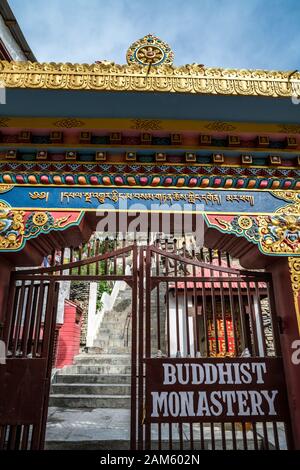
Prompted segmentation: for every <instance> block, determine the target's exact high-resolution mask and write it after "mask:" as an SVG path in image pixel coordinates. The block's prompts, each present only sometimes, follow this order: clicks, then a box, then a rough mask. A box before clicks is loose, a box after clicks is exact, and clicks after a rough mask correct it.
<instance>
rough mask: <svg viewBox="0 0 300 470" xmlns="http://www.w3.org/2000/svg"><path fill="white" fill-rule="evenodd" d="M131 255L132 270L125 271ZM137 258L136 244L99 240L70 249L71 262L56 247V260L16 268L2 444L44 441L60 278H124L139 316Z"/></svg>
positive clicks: (29, 445)
mask: <svg viewBox="0 0 300 470" xmlns="http://www.w3.org/2000/svg"><path fill="white" fill-rule="evenodd" d="M127 258H130V260H131V263H132V270H131V271H132V272H131V273H130V274H125V271H126V259H127ZM74 259H76V260H77V261H74ZM136 259H137V248H136V246H135V245H133V246H130V247H123V248H120V249H117V250H114V251H112V252H108V253H105V254H99V243H97V242H95V243H93V244H92V245H91V244H88V245H87V246H86V247H81V248H79V249H78V250H72V249H71V250H70V260H69V262H67V263H65V262H64V260H65V257H64V253H63V252H61V253H60V257H59V259H58V257H57V254H56V253H53V256H52V262H51V264H52V266H49V267H45V268H38V269H28V270H21V271H15V272H14V273H13V274H12V277H11V287H10V293H9V302H8V307H7V312H6V319H5V325H4V329H3V335H2V338H1V339H2V340H3V341H4V342H5V345H6V349H7V357H6V363H5V364H2V365H0V449H8V450H19V449H20V450H21V449H22V450H25V449H31V450H35V449H43V447H44V442H45V429H46V422H47V413H48V398H49V390H50V382H51V368H52V356H53V347H54V334H55V323H56V309H57V300H58V291H59V281H66V280H74V281H76V280H86V281H125V282H127V283H128V284H129V286H130V287H131V288H132V315H133V317H135V316H136V304H137V276H136ZM56 263H58V264H56ZM133 354H135V352H134V346H133ZM133 389H134V387H133Z"/></svg>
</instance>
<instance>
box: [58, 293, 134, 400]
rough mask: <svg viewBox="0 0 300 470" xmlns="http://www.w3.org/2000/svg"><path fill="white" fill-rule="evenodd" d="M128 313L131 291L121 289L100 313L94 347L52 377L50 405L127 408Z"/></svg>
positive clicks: (128, 379) (128, 368) (128, 374)
mask: <svg viewBox="0 0 300 470" xmlns="http://www.w3.org/2000/svg"><path fill="white" fill-rule="evenodd" d="M130 314H131V289H129V288H125V289H124V290H121V291H120V292H119V296H118V298H117V300H116V302H115V305H114V307H113V310H112V311H110V312H105V313H104V316H103V320H102V323H101V326H100V328H99V331H98V332H97V335H96V338H95V340H94V347H93V348H89V351H88V352H87V353H82V354H80V355H79V356H77V357H76V358H75V363H74V365H72V366H67V367H64V368H63V369H62V370H61V371H59V372H58V373H57V374H56V376H55V378H54V381H53V383H52V387H51V394H50V406H56V407H64V408H129V406H130V345H131V342H130V327H131V322H130ZM127 325H128V329H127Z"/></svg>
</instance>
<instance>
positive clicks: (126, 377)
mask: <svg viewBox="0 0 300 470" xmlns="http://www.w3.org/2000/svg"><path fill="white" fill-rule="evenodd" d="M55 378H56V383H61V384H68V383H77V384H79V383H81V384H93V383H96V384H100V383H101V384H102V383H103V384H108V383H110V384H123V383H124V384H129V383H130V381H131V375H130V374H116V375H92V374H77V375H75V374H74V375H73V374H66V375H59V374H57V375H56V377H55Z"/></svg>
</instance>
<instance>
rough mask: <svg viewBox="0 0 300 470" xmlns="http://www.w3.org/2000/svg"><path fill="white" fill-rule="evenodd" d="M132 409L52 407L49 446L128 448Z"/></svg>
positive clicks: (50, 410) (49, 422)
mask: <svg viewBox="0 0 300 470" xmlns="http://www.w3.org/2000/svg"><path fill="white" fill-rule="evenodd" d="M129 435H130V410H129V409H125V410H124V409H117V408H114V409H107V408H97V409H66V408H65V409H64V408H55V407H50V408H49V413H48V423H47V431H46V449H58V448H59V449H89V450H92V449H95V450H96V449H128V448H129Z"/></svg>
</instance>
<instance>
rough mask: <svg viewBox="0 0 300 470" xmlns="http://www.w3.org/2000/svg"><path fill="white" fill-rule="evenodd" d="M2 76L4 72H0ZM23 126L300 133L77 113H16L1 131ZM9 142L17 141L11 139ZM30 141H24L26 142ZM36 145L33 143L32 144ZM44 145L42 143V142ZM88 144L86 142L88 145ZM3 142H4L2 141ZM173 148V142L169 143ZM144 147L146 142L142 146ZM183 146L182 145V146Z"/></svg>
mask: <svg viewBox="0 0 300 470" xmlns="http://www.w3.org/2000/svg"><path fill="white" fill-rule="evenodd" d="M0 76H1V73H0ZM11 127H15V128H20V129H24V128H26V129H28V128H30V129H43V128H44V129H49V128H51V129H53V130H54V129H56V130H58V128H61V130H62V131H64V129H72V128H73V129H82V130H94V129H97V130H99V129H105V130H106V131H107V130H111V131H116V132H120V131H123V132H125V131H127V130H129V131H132V130H134V131H140V132H152V131H156V130H159V131H167V132H170V133H173V132H174V133H176V132H185V131H188V132H191V131H192V132H199V133H200V132H201V133H204V134H210V135H211V134H214V133H215V132H223V133H226V134H227V133H228V134H232V133H235V134H236V133H239V132H243V133H251V134H253V133H258V134H262V133H263V134H265V133H267V134H279V133H280V134H283V135H286V134H288V135H289V136H291V135H297V134H300V125H296V124H289V125H286V124H280V123H279V124H277V123H276V124H274V123H260V122H237V121H228V122H224V121H200V120H192V119H185V120H181V119H132V118H87V117H85V118H84V119H83V118H82V117H78V116H73V117H72V118H66V117H62V116H56V117H22V116H13V117H6V118H0V128H2V129H1V132H3V133H5V132H6V128H8V129H9V128H11ZM5 145H6V146H7V145H13V144H9V143H8V142H6V143H5ZM24 145H28V144H25V143H22V146H24ZM31 145H32V144H31ZM39 145H41V144H39ZM86 145H87V144H84V146H86ZM90 145H91V146H92V147H95V145H94V144H90ZM2 146H3V143H2ZM167 147H168V148H170V146H169V145H168V146H167ZM199 147H200V145H197V146H188V147H186V146H185V148H199ZM141 148H142V146H141ZM180 148H182V146H180ZM201 148H205V145H201ZM208 148H210V149H216V150H217V149H218V150H220V147H214V146H211V145H209V146H208ZM239 150H243V151H245V152H248V153H249V151H250V149H249V147H247V148H244V149H243V148H242V147H239ZM257 150H259V149H255V148H251V151H257ZM282 152H284V153H295V149H288V148H286V149H276V155H277V154H280V153H282Z"/></svg>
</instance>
